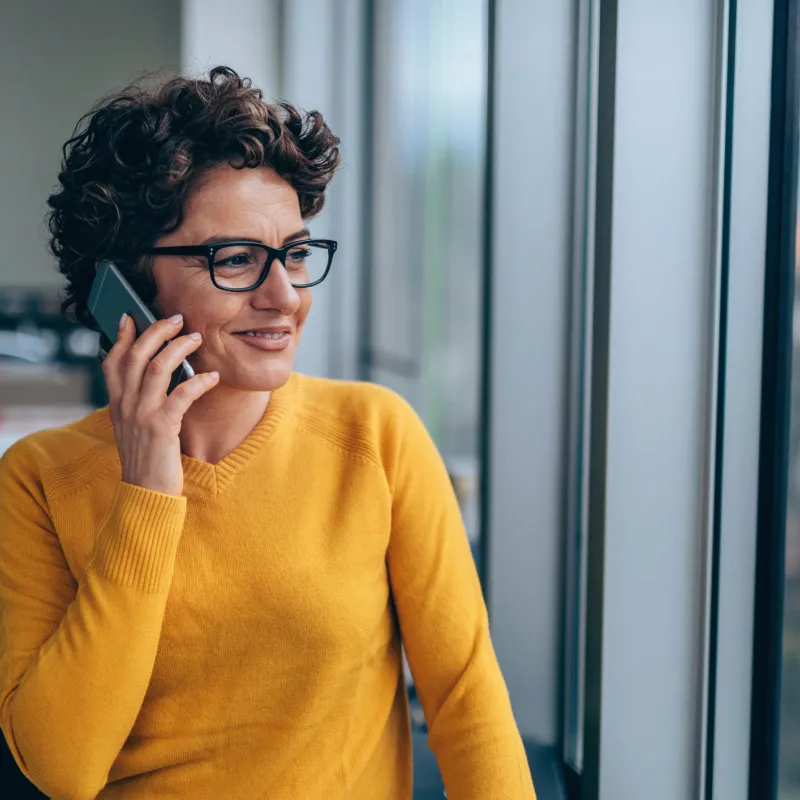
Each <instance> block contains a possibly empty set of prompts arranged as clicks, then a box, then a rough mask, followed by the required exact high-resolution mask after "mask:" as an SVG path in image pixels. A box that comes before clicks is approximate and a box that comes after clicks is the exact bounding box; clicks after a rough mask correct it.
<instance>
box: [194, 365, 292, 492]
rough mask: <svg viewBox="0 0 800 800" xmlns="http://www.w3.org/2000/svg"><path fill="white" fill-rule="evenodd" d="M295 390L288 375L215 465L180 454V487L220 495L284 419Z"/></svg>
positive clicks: (290, 407) (290, 405)
mask: <svg viewBox="0 0 800 800" xmlns="http://www.w3.org/2000/svg"><path fill="white" fill-rule="evenodd" d="M296 389H297V378H296V377H295V374H294V373H292V375H291V376H290V377H289V380H288V381H287V383H285V384H284V385H283V386H281V387H280V388H279V389H274V390H273V391H272V394H271V395H270V398H269V402H268V403H267V407H266V409H265V411H264V414H263V416H262V417H261V419H260V420H259V421H258V423H257V424H256V426H255V427H254V428H253V430H252V431H250V433H249V434H248V435H247V437H246V438H245V440H244V441H243V442H242V443H241V444H240V445H238V446H237V447H235V448H234V449H233V450H232V451H231V452H230V453H228V455H227V456H225V457H224V458H223V459H222V460H221V461H218V462H217V463H216V464H210V463H209V462H207V461H200V460H199V459H197V458H192V457H191V456H187V455H186V454H185V453H181V462H182V463H183V480H184V487H185V488H188V485H193V486H196V487H197V488H198V489H200V490H202V491H207V492H210V493H211V494H215V495H217V494H221V493H222V492H224V491H225V489H227V487H228V486H229V485H230V484H231V482H232V481H233V479H234V478H235V477H236V474H237V473H238V472H239V471H240V470H241V469H242V468H243V467H245V466H246V465H247V464H248V463H249V462H250V461H251V460H252V458H253V456H254V455H255V454H256V453H257V452H258V451H259V450H260V449H261V447H262V446H263V445H264V443H265V442H266V441H267V440H268V439H269V438H270V437H271V436H272V435H273V434H274V433H275V431H276V430H277V429H278V427H279V426H280V424H281V423H282V422H283V421H284V420H285V419H286V417H287V416H288V414H289V412H290V411H291V410H292V408H293V406H294V396H295V393H296ZM184 492H185V489H184Z"/></svg>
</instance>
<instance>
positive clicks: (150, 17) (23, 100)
mask: <svg viewBox="0 0 800 800" xmlns="http://www.w3.org/2000/svg"><path fill="white" fill-rule="evenodd" d="M179 67H180V1H179V0H137V2H136V3H133V2H130V1H129V0H69V2H63V0H26V2H17V3H3V9H2V16H1V17H0V74H2V75H3V80H2V81H0V109H2V124H0V242H2V246H3V252H2V257H0V285H5V286H11V285H14V286H60V285H61V276H60V275H59V273H58V272H57V271H56V267H55V259H54V258H53V257H52V256H50V255H49V253H48V252H47V229H46V226H45V223H44V221H43V220H44V216H45V213H46V211H47V205H46V203H47V196H48V194H50V193H51V191H52V190H53V188H54V187H55V185H56V183H57V180H58V168H59V163H60V159H61V147H62V145H63V143H64V142H65V141H66V140H67V139H68V138H69V136H70V135H71V133H72V130H73V128H74V126H75V123H76V122H77V121H78V118H79V117H80V116H81V115H82V114H83V113H85V112H86V111H88V110H89V108H90V106H91V105H92V104H93V103H94V102H95V101H96V100H97V99H98V98H99V97H100V96H101V95H103V94H105V93H106V92H108V91H110V90H112V89H115V88H122V87H123V86H125V85H126V84H127V83H128V82H129V81H130V80H131V79H132V78H134V77H135V76H136V75H137V74H138V73H140V72H141V71H143V70H160V69H166V70H171V71H176V70H177V69H179Z"/></svg>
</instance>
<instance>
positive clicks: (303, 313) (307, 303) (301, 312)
mask: <svg viewBox="0 0 800 800" xmlns="http://www.w3.org/2000/svg"><path fill="white" fill-rule="evenodd" d="M300 292H301V293H302V294H301V295H300V307H299V308H298V309H297V311H296V313H295V319H296V320H297V327H298V329H301V328H302V327H303V325H304V323H305V321H306V317H308V312H309V311H310V310H311V303H312V302H313V296H312V294H311V289H300Z"/></svg>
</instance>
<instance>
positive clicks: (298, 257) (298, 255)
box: [288, 247, 311, 264]
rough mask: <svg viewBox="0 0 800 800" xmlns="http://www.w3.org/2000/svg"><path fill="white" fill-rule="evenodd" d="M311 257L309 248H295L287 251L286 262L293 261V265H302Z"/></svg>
mask: <svg viewBox="0 0 800 800" xmlns="http://www.w3.org/2000/svg"><path fill="white" fill-rule="evenodd" d="M310 255H311V248H309V247H296V248H294V249H293V250H290V251H289V256H288V260H290V261H294V262H295V264H299V263H302V262H303V261H305V260H306V259H307V258H308V257H309V256H310Z"/></svg>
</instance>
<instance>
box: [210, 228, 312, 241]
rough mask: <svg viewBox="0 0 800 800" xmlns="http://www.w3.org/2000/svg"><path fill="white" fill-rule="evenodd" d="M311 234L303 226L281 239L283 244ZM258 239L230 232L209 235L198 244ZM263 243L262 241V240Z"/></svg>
mask: <svg viewBox="0 0 800 800" xmlns="http://www.w3.org/2000/svg"><path fill="white" fill-rule="evenodd" d="M310 236H311V231H310V230H309V229H308V228H303V229H302V230H300V231H297V233H292V234H290V235H289V236H286V237H285V238H284V240H283V244H288V243H289V242H294V241H295V240H297V239H308V238H309V237H310ZM256 241H258V239H253V238H251V237H250V236H234V235H232V234H228V235H227V236H209V237H208V239H204V240H203V241H202V242H200V244H224V243H225V242H256ZM262 244H263V242H262Z"/></svg>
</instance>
